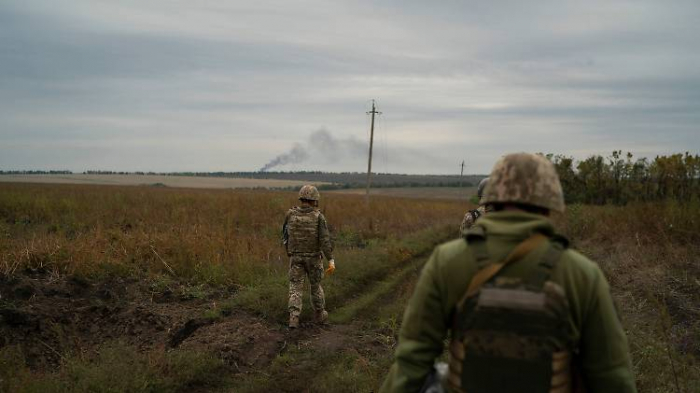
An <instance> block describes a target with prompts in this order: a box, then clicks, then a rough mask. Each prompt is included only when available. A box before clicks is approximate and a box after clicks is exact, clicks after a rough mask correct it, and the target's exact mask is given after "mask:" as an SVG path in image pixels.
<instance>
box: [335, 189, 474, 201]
mask: <svg viewBox="0 0 700 393" xmlns="http://www.w3.org/2000/svg"><path fill="white" fill-rule="evenodd" d="M329 192H331V193H334V194H335V193H337V194H346V195H366V190H365V189H364V188H351V189H346V190H334V191H329ZM474 194H476V187H462V188H460V187H383V188H373V189H372V190H371V195H372V196H389V197H399V198H418V199H452V200H461V201H469V200H470V199H471V198H472V196H473V195H474Z"/></svg>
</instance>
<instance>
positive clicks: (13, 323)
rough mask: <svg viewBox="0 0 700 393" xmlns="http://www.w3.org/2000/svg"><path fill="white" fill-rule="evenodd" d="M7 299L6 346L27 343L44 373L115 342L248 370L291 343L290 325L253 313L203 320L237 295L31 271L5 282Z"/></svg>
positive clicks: (0, 321)
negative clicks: (199, 354) (209, 356)
mask: <svg viewBox="0 0 700 393" xmlns="http://www.w3.org/2000/svg"><path fill="white" fill-rule="evenodd" d="M0 296H2V298H1V299H0V301H1V302H2V303H1V304H0V346H6V345H15V344H19V345H20V346H21V348H22V349H23V352H24V355H25V356H26V360H27V363H28V365H29V366H30V367H31V368H32V369H34V370H38V371H49V370H51V369H55V368H56V367H57V366H58V365H59V364H60V362H61V358H62V357H63V356H65V355H66V354H84V353H89V352H90V351H92V350H94V349H96V348H97V347H98V346H99V345H101V344H103V343H105V342H108V341H110V340H121V341H123V342H125V343H128V344H130V345H134V346H136V347H137V348H139V349H140V350H143V351H149V350H153V349H157V348H178V347H181V348H187V349H191V350H209V351H213V352H215V353H218V354H219V355H220V357H221V358H222V359H224V360H225V361H226V363H227V364H230V365H232V366H233V367H234V368H235V369H236V370H239V371H245V370H247V369H250V368H254V367H259V366H261V365H264V364H265V363H267V362H269V361H270V360H271V359H272V358H273V357H274V356H276V354H277V352H278V351H279V349H280V348H281V346H282V345H283V344H284V342H285V334H286V331H285V330H284V329H283V328H281V327H279V326H270V324H269V323H267V322H265V321H263V320H261V319H259V318H256V317H254V316H250V315H247V314H245V313H240V312H236V313H231V315H228V316H226V317H224V318H223V319H221V320H217V321H214V320H212V319H207V318H203V314H204V311H205V310H207V309H209V308H211V307H212V304H213V303H215V302H216V301H223V300H226V299H227V298H228V297H230V296H232V294H231V293H226V291H220V292H215V293H210V294H208V295H207V296H206V297H205V298H199V299H192V298H188V297H187V296H183V295H176V294H174V293H168V292H166V293H165V294H163V293H159V294H157V295H156V294H154V293H153V292H152V291H151V290H150V288H149V286H148V285H147V284H145V283H143V282H140V281H137V280H133V279H131V280H127V279H121V278H116V279H109V280H105V281H102V282H99V283H97V284H94V283H90V282H87V281H84V280H81V279H77V278H71V277H68V278H66V277H61V278H54V277H52V276H51V275H49V274H46V273H37V272H34V273H31V272H29V273H28V274H25V275H22V276H20V277H14V278H2V279H0Z"/></svg>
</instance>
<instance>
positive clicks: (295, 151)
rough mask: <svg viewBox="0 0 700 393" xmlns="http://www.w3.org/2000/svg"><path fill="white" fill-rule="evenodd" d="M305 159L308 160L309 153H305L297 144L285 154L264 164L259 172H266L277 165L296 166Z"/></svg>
mask: <svg viewBox="0 0 700 393" xmlns="http://www.w3.org/2000/svg"><path fill="white" fill-rule="evenodd" d="M307 158H309V153H307V152H306V149H304V147H303V146H301V145H300V144H298V143H297V144H295V145H294V147H293V148H292V150H290V151H288V152H287V153H284V154H280V155H279V156H277V157H275V158H273V159H272V160H271V161H270V162H268V163H267V164H265V166H264V167H262V168H260V172H265V171H268V170H270V169H272V168H274V167H276V166H279V165H285V164H298V163H301V162H304V161H306V159H307Z"/></svg>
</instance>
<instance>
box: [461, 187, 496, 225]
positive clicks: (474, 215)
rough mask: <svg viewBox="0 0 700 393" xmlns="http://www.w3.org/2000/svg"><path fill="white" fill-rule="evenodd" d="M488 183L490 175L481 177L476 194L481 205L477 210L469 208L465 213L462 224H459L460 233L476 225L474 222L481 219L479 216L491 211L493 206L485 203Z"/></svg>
mask: <svg viewBox="0 0 700 393" xmlns="http://www.w3.org/2000/svg"><path fill="white" fill-rule="evenodd" d="M488 183H489V178H488V177H486V178H483V179H481V181H480V182H479V186H478V187H477V188H476V195H477V196H478V197H479V207H478V208H476V209H475V210H469V211H468V212H467V214H465V215H464V218H463V219H462V225H460V226H459V233H462V232H464V231H466V230H467V229H469V228H471V227H472V226H474V223H475V222H476V220H477V219H479V217H481V216H483V215H484V214H486V213H487V212H490V211H491V206H490V205H486V204H484V201H483V196H484V190H485V189H486V185H488Z"/></svg>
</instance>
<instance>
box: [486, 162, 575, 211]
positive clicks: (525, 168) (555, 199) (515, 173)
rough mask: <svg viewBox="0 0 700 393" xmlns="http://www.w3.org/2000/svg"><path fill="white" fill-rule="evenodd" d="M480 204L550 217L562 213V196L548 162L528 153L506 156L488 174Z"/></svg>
mask: <svg viewBox="0 0 700 393" xmlns="http://www.w3.org/2000/svg"><path fill="white" fill-rule="evenodd" d="M489 179H490V180H489V182H488V185H487V186H486V189H485V190H484V195H483V199H482V201H481V203H483V204H491V205H493V206H494V209H495V210H509V209H512V208H516V209H520V210H525V211H529V212H532V213H539V214H543V215H549V212H550V211H555V212H560V213H563V212H564V193H563V191H562V188H561V183H560V182H559V176H558V175H557V171H556V170H555V169H554V165H552V163H551V162H549V160H547V159H546V158H545V157H543V156H541V155H536V154H528V153H515V154H508V155H506V156H504V157H502V158H501V159H500V160H498V162H497V163H496V165H494V167H493V171H491V176H490V177H489Z"/></svg>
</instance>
